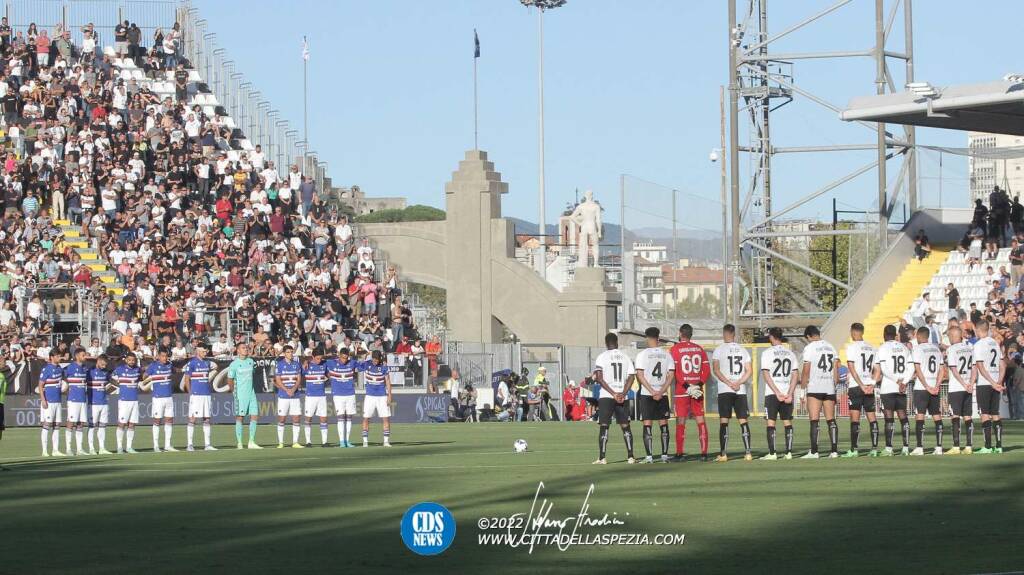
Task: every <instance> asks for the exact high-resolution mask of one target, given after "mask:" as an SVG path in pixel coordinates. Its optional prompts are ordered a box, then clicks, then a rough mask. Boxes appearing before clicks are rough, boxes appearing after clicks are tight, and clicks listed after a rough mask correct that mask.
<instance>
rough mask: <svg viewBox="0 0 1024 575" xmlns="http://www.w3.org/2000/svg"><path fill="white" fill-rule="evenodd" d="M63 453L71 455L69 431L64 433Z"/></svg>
mask: <svg viewBox="0 0 1024 575" xmlns="http://www.w3.org/2000/svg"><path fill="white" fill-rule="evenodd" d="M64 452H65V453H67V454H68V455H71V429H70V428H69V429H68V430H67V431H65V432H64Z"/></svg>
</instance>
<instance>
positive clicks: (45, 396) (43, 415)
mask: <svg viewBox="0 0 1024 575" xmlns="http://www.w3.org/2000/svg"><path fill="white" fill-rule="evenodd" d="M59 361H60V352H59V351H57V348H53V350H52V351H50V362H49V363H47V364H46V365H44V366H43V369H42V371H40V372H39V387H37V388H36V391H38V392H39V420H40V421H41V422H42V424H43V429H42V432H41V434H40V440H41V441H42V444H43V457H49V456H50V455H54V456H58V457H59V456H63V455H64V454H63V453H61V452H60V451H59V450H58V449H57V447H58V446H59V445H60V424H61V417H60V397H61V386H62V385H63V381H64V370H63V369H61V367H60V364H59V363H58V362H59ZM51 431H52V432H53V439H52V441H51V439H50V432H51ZM68 436H69V437H70V432H69V433H68ZM69 441H70V440H69ZM47 446H51V447H50V451H49V453H48V452H47Z"/></svg>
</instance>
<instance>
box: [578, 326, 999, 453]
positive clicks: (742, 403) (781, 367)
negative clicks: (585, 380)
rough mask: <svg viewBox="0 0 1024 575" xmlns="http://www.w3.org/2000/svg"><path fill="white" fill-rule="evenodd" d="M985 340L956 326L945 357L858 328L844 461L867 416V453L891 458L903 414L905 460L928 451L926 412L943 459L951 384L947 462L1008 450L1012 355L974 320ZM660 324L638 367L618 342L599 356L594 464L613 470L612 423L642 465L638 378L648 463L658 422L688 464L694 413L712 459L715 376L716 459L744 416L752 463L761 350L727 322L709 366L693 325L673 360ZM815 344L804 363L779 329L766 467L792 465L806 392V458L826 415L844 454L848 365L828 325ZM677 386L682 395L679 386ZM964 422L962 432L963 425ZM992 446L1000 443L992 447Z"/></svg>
mask: <svg viewBox="0 0 1024 575" xmlns="http://www.w3.org/2000/svg"><path fill="white" fill-rule="evenodd" d="M975 332H976V334H977V336H978V339H977V341H976V342H975V343H973V344H971V343H968V342H966V341H965V340H964V339H963V333H962V331H961V330H960V328H959V325H958V324H956V323H955V321H954V322H953V323H951V325H950V326H949V328H948V330H947V334H948V336H949V342H950V344H949V346H948V348H946V349H945V350H943V348H942V347H940V346H939V345H937V344H934V343H930V342H929V336H930V333H929V331H928V329H927V328H920V329H918V330H917V331H916V332H914V334H913V335H914V337H915V338H916V342H915V343H911V342H910V341H909V337H908V338H907V339H908V341H906V342H901V341H899V339H898V337H897V336H898V332H897V329H896V327H895V326H892V325H888V326H886V327H885V328H884V330H883V339H884V343H883V344H882V345H881V346H879V348H878V349H877V350H876V349H875V348H873V347H872V346H871V345H870V344H869V343H867V342H865V341H864V326H863V325H861V324H859V323H854V324H853V325H852V326H851V328H850V336H851V342H850V343H849V344H848V346H847V348H846V357H847V368H848V370H849V374H848V377H847V386H848V392H847V396H848V402H849V412H850V449H849V450H848V451H846V453H844V454H843V455H842V457H858V456H859V455H860V451H859V441H860V418H861V413H862V412H863V413H864V414H865V416H866V418H867V420H868V424H869V429H870V437H871V450H870V451H869V452H868V453H867V455H868V456H871V457H875V456H892V455H894V454H895V451H894V448H893V440H894V436H895V425H896V420H897V418H898V420H899V424H900V428H901V432H902V441H903V447H902V449H901V451H900V454H901V455H924V445H923V443H924V430H925V419H926V416H931V418H932V420H933V422H934V432H935V447H934V450H933V451H932V453H933V454H936V455H941V454H943V453H944V452H943V447H942V443H943V441H942V436H943V431H944V427H943V421H942V412H941V406H940V400H939V389H940V385H941V384H942V382H943V381H946V379H947V377H948V381H949V384H948V386H949V387H948V404H949V406H950V409H951V411H952V419H951V423H952V427H953V447H952V449H950V450H949V451H946V452H945V453H946V454H949V455H956V454H966V455H969V454H971V453H972V452H973V453H1002V432H1003V424H1002V421H1001V419H1000V416H999V402H1000V398H1001V394H1002V393H1003V392H1004V391H1005V386H1004V385H1003V383H1002V382H1003V378H1004V376H1005V373H1006V364H1005V358H1004V356H1003V352H1002V348H1001V347H1000V346H999V344H998V342H996V341H995V339H993V338H992V337H990V336H989V325H988V323H987V322H986V321H984V320H981V321H978V322H977V323H976V324H975ZM659 336H660V332H659V331H658V329H657V328H648V329H647V331H646V332H645V337H646V338H647V348H645V349H643V350H641V351H640V353H639V354H637V358H636V363H635V365H634V363H633V362H632V361H631V360H630V358H629V357H628V356H627V355H626V354H625V353H623V352H622V351H621V350H619V349H618V337H617V336H616V335H615V334H612V333H609V334H608V335H607V336H605V344H606V347H607V350H606V351H605V352H603V353H602V354H601V355H599V356H598V358H597V360H596V362H595V367H594V377H595V379H596V381H597V382H598V383H599V384H600V387H601V390H600V397H599V399H598V424H599V451H598V453H599V456H598V459H597V460H596V461H594V463H595V464H601V465H603V464H606V463H607V458H606V455H607V447H608V430H609V427H610V424H611V419H612V417H614V418H615V420H616V423H618V424H619V425H620V426H621V428H622V433H623V437H624V439H625V443H626V451H627V457H628V459H627V461H628V462H629V463H635V461H636V460H635V458H634V450H633V435H632V430H631V428H630V424H629V417H628V415H627V412H626V407H625V399H626V392H627V390H629V389H630V388H631V387H632V385H633V382H634V380H635V381H636V382H637V383H638V384H639V385H640V390H639V402H640V413H641V418H642V420H643V434H644V435H643V440H644V449H645V451H646V457H645V458H644V460H643V462H644V463H652V462H653V461H654V458H653V455H652V448H653V445H652V444H653V423H654V421H657V422H658V423H659V426H660V431H661V461H662V462H668V461H671V460H673V459H674V460H675V461H683V460H684V457H683V453H684V445H685V437H686V426H685V424H686V419H687V418H688V416H689V415H690V414H691V413H692V414H693V415H694V418H695V419H696V420H697V429H698V433H699V441H700V449H701V459H702V460H703V461H707V459H708V456H707V452H708V435H707V426H706V423H705V421H704V410H703V387H704V384H705V383H706V382H707V381H708V378H709V375H710V374H712V373H713V374H714V376H715V378H716V380H717V381H718V388H717V392H718V397H717V400H718V414H719V446H720V452H719V455H718V456H717V457H716V458H715V461H717V462H725V461H728V455H727V452H728V444H729V420H730V419H731V418H732V416H733V415H735V418H736V419H737V420H738V422H739V424H740V433H741V438H742V441H743V448H744V459H745V460H747V461H750V460H752V459H753V454H752V452H751V437H750V426H749V423H748V417H749V406H748V402H747V391H748V384H749V383H750V380H751V378H752V376H753V370H752V368H751V359H750V354H749V353H748V352H747V350H746V349H744V348H743V347H742V346H741V345H739V344H738V343H736V330H735V328H734V327H733V326H732V325H728V324H727V325H725V326H724V328H723V330H722V338H723V342H724V343H723V344H722V345H720V346H718V347H717V348H716V349H715V350H714V352H713V353H712V357H711V359H710V361H709V359H708V357H707V354H706V352H705V351H704V349H703V347H702V346H700V345H698V344H695V343H693V342H692V341H691V338H692V337H693V329H692V327H691V326H690V325H688V324H684V325H682V326H681V327H680V328H679V342H678V343H676V344H675V345H674V346H673V347H672V348H671V350H669V351H668V352H666V351H665V350H664V349H663V348H662V347H661V346H660V342H659ZM804 336H805V338H806V339H807V345H806V346H805V347H804V349H803V352H802V357H801V358H800V359H798V358H797V356H796V354H795V353H793V352H792V351H791V350H789V349H788V348H787V347H786V346H785V345H784V343H785V340H784V338H783V335H782V330H781V329H779V328H772V329H770V330H769V331H768V339H769V341H770V343H771V347H769V348H768V349H766V350H764V352H763V353H762V355H761V362H760V366H761V375H762V380H763V381H764V382H765V383H766V388H765V411H766V416H767V422H766V423H767V425H766V428H767V429H766V434H767V443H768V454H767V455H765V456H763V457H761V459H762V460H769V461H771V460H777V459H780V458H781V459H792V458H793V410H794V401H795V394H796V390H797V388H798V386H799V387H803V388H805V389H806V404H807V411H808V417H809V420H810V443H811V446H810V451H809V452H808V453H807V454H805V455H803V456H802V458H803V459H818V458H819V452H818V448H819V441H818V439H819V432H820V421H821V416H822V415H824V418H825V423H826V427H827V429H828V436H829V447H830V449H829V453H828V457H829V458H837V457H840V454H839V426H838V424H837V423H836V409H835V408H836V388H837V387H838V385H839V367H840V363H841V360H840V358H839V354H838V353H837V352H836V350H835V348H834V347H833V346H832V344H830V343H828V342H826V341H824V340H822V339H821V333H820V331H819V330H818V328H816V327H814V326H808V327H807V328H806V329H805V330H804ZM673 381H674V383H675V385H674V389H673V386H671V385H670V384H669V383H670V382H673ZM908 390H912V394H911V397H912V401H913V406H914V411H915V420H916V422H915V423H916V427H915V431H916V434H915V435H916V447H915V448H914V450H913V451H911V450H910V446H909V444H910V421H909V417H908V415H907V391H908ZM670 395H672V396H673V398H674V399H673V403H674V405H673V407H674V411H675V416H676V455H675V458H670V457H669V455H668V452H669V427H668V421H669V419H670V417H671V412H672V410H670V402H669V396H670ZM876 396H880V398H881V403H882V411H883V414H884V423H885V447H884V449H882V450H879V448H878V443H879V429H878V421H877V419H876V415H875V410H876ZM975 396H976V398H977V404H978V409H979V411H980V412H981V421H982V429H983V432H984V437H985V447H983V448H981V449H978V450H974V449H973V435H974V420H973V402H974V399H975ZM780 419H781V420H782V423H783V431H784V448H783V452H782V454H781V455H780V454H779V452H778V451H777V449H776V424H777V422H778V420H780ZM961 423H963V425H961ZM963 427H965V428H966V429H965V431H966V433H965V435H966V443H965V445H964V446H961V439H962V437H961V431H962V428H963ZM993 439H994V443H995V445H994V446H993Z"/></svg>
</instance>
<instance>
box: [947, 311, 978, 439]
mask: <svg viewBox="0 0 1024 575" xmlns="http://www.w3.org/2000/svg"><path fill="white" fill-rule="evenodd" d="M946 333H947V334H948V335H949V347H948V348H947V349H946V367H947V370H948V372H949V410H950V411H951V412H953V416H952V417H951V418H950V423H951V424H952V426H953V447H952V448H951V449H950V450H949V451H947V452H946V455H961V454H963V455H970V454H971V452H972V451H973V450H974V447H973V446H974V419H972V417H971V416H972V415H973V414H974V405H973V404H974V401H973V395H974V383H973V381H972V377H973V375H974V346H972V345H971V344H969V343H967V342H966V341H964V340H963V332H962V331H961V330H960V328H959V327H951V328H949V329H947V330H946ZM961 419H963V420H964V425H965V426H966V427H967V429H966V431H967V445H966V446H964V447H963V449H962V450H961V448H960V420H961Z"/></svg>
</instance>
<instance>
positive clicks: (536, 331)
mask: <svg viewBox="0 0 1024 575" xmlns="http://www.w3.org/2000/svg"><path fill="white" fill-rule="evenodd" d="M506 193H508V184H507V183H505V182H502V181H501V174H500V173H499V172H496V171H494V163H493V162H491V161H489V160H488V159H487V152H484V151H481V150H470V151H469V152H466V156H465V159H463V160H462V161H461V162H459V169H458V170H457V171H455V172H454V173H453V174H452V179H451V181H449V182H448V183H447V184H445V208H446V212H447V219H446V220H444V221H432V222H401V223H379V224H360V232H361V233H362V234H363V235H364V236H366V237H367V238H369V239H370V240H371V241H372V242H373V243H374V245H375V246H376V248H377V249H378V250H380V251H381V252H384V254H386V255H384V256H382V257H384V258H385V259H387V261H388V263H389V264H391V265H394V266H395V267H396V268H398V269H399V272H400V275H401V276H402V277H403V278H405V279H408V280H409V281H411V282H416V283H422V284H426V285H430V286H435V287H439V288H443V289H445V290H446V291H447V298H446V312H447V318H448V326H449V328H450V329H451V338H452V339H455V340H459V341H470V342H489V343H490V342H500V341H501V340H502V336H503V334H504V332H505V329H504V328H507V329H508V330H509V331H511V332H513V333H515V334H516V336H518V337H519V338H520V340H522V341H524V342H527V343H534V342H545V343H559V344H562V345H583V346H599V345H602V341H603V338H604V335H605V333H607V332H608V331H609V330H611V329H614V328H615V326H616V307H617V306H618V305H620V304H621V296H620V295H619V294H618V293H617V292H615V291H614V290H612V289H611V288H609V287H608V285H607V284H606V283H605V281H604V272H603V270H602V269H601V268H578V269H577V270H576V275H575V280H574V281H573V283H571V284H570V285H569V286H568V287H566V289H565V290H563V291H558V290H557V289H555V288H554V287H553V286H552V285H551V284H549V283H548V282H546V281H545V280H543V279H541V277H540V276H539V275H537V274H536V273H535V272H534V271H533V270H532V269H530V268H529V267H527V266H526V265H525V264H523V263H521V262H519V261H518V260H516V259H515V258H514V257H513V256H514V250H515V240H514V237H513V233H514V229H513V226H512V225H511V224H510V222H509V221H508V220H506V219H504V218H502V217H501V196H502V194H506ZM503 326H504V327H503Z"/></svg>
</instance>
